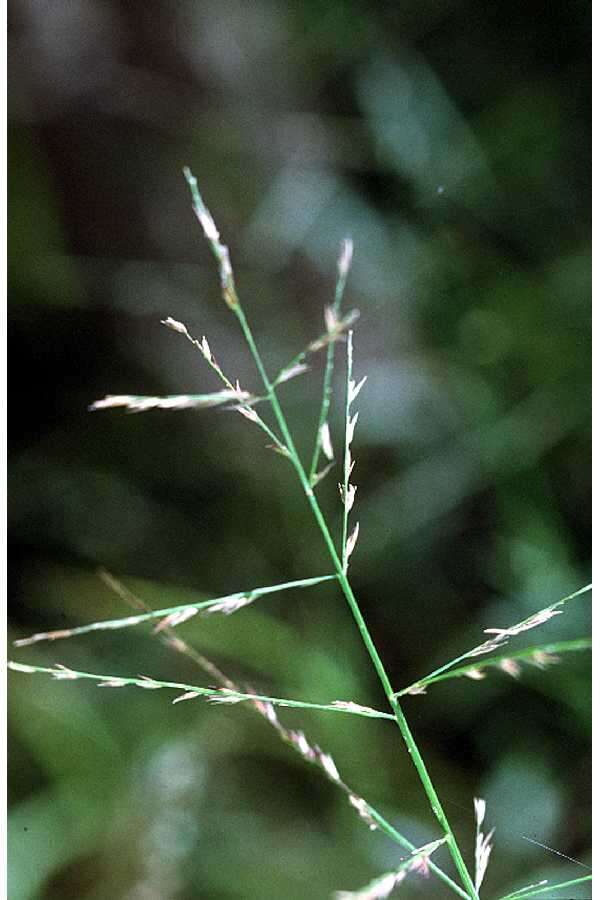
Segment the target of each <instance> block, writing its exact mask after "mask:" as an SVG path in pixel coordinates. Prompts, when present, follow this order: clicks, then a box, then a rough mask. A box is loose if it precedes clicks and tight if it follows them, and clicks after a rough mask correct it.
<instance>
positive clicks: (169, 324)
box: [160, 316, 188, 335]
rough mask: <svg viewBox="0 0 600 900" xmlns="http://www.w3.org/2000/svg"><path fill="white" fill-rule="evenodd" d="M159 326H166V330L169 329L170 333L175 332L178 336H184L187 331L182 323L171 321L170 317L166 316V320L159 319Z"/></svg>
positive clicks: (175, 320)
mask: <svg viewBox="0 0 600 900" xmlns="http://www.w3.org/2000/svg"><path fill="white" fill-rule="evenodd" d="M160 324H161V325H166V326H167V328H170V329H171V330H172V331H177V332H178V333H179V334H186V335H187V333H188V330H187V328H186V326H185V325H184V324H183V322H178V321H177V319H173V318H172V317H171V316H167V318H166V319H161V322H160Z"/></svg>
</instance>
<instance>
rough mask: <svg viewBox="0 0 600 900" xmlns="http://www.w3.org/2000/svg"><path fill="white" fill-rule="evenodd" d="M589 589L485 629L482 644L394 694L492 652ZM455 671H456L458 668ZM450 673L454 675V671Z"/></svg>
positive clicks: (471, 666) (541, 623) (423, 683)
mask: <svg viewBox="0 0 600 900" xmlns="http://www.w3.org/2000/svg"><path fill="white" fill-rule="evenodd" d="M591 589H592V585H591V584H586V585H585V587H582V588H579V590H578V591H574V592H573V593H572V594H569V595H568V596H567V597H562V598H561V599H560V600H557V601H556V603H552V604H551V605H550V606H547V607H545V608H544V609H540V610H538V611H537V612H536V613H533V614H532V615H529V616H527V618H526V619H523V620H522V621H521V622H517V624H516V625H511V626H509V627H508V628H488V629H486V631H487V633H490V634H493V637H491V638H489V639H488V640H487V641H485V642H484V643H483V644H479V645H478V646H477V647H473V648H472V649H471V650H467V651H466V653H461V655H460V656H457V657H456V658H455V659H451V660H450V662H447V663H444V665H443V666H440V667H439V668H438V669H435V670H434V671H433V672H430V673H429V675H426V676H425V677H424V678H420V679H419V680H418V681H415V682H413V684H411V685H409V686H408V688H404V689H403V690H402V691H396V696H397V697H399V696H401V695H403V694H406V693H410V691H411V690H413V689H414V688H417V687H422V686H425V685H427V684H431V683H433V682H434V681H440V680H441V679H440V678H439V676H440V675H442V673H444V672H447V671H448V669H451V668H452V666H455V665H456V664H457V663H459V662H463V660H465V659H473V658H477V659H479V657H481V656H482V655H485V654H486V653H492V652H493V651H494V650H498V649H499V648H500V647H503V646H504V645H505V644H506V643H507V641H508V639H509V638H511V637H514V636H515V635H518V634H521V633H522V632H523V631H529V630H530V629H531V628H535V627H537V626H538V625H543V624H544V622H547V621H548V620H549V619H551V618H552V617H553V616H557V615H560V613H561V610H560V609H559V607H561V606H564V604H565V603H568V601H569V600H573V599H574V598H575V597H580V596H581V595H582V594H585V593H587V592H588V591H591ZM577 649H579V648H577ZM533 650H535V648H533ZM510 655H511V654H508V653H507V654H505V656H507V657H508V656H510ZM490 662H491V661H490ZM486 664H489V663H486V662H485V661H484V662H483V663H479V662H473V663H472V664H471V665H470V666H467V667H465V668H466V669H467V670H468V669H476V668H482V667H483V666H484V665H486ZM456 671H457V672H458V670H456ZM463 672H464V670H463V669H461V674H463ZM450 674H451V675H452V676H454V672H452V673H450ZM447 677H450V675H448V676H447Z"/></svg>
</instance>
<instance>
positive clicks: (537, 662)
mask: <svg viewBox="0 0 600 900" xmlns="http://www.w3.org/2000/svg"><path fill="white" fill-rule="evenodd" d="M531 662H532V664H533V665H534V666H537V667H538V669H545V668H546V666H553V665H556V663H559V662H560V656H557V655H556V654H555V653H547V652H546V651H545V650H536V652H535V653H534V654H533V655H532V657H531Z"/></svg>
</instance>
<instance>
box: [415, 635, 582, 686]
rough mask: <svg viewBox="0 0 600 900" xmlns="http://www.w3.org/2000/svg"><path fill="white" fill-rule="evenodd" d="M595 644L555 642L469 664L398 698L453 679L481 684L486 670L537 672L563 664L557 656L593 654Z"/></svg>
mask: <svg viewBox="0 0 600 900" xmlns="http://www.w3.org/2000/svg"><path fill="white" fill-rule="evenodd" d="M591 647H592V641H591V640H590V638H579V639H576V640H572V641H555V642H554V643H552V644H541V645H540V646H536V647H526V648H525V649H524V650H516V651H515V652H514V653H510V654H506V655H504V656H493V657H492V658H491V659H490V658H488V659H484V660H481V662H478V663H476V664H475V665H474V664H472V663H471V664H469V665H468V666H460V667H459V668H457V669H452V671H451V672H445V673H443V674H442V675H436V676H427V678H424V679H422V680H421V681H415V682H414V683H413V684H411V685H409V686H408V687H407V688H404V689H403V690H402V691H400V693H399V694H398V696H399V697H402V696H404V695H405V694H424V693H425V692H426V689H427V688H429V687H430V686H431V685H432V684H436V683H437V682H438V681H447V680H448V679H450V678H463V677H466V678H472V679H473V680H475V681H479V680H481V679H483V678H485V675H484V673H483V670H484V669H487V668H498V669H500V670H501V671H504V672H506V674H507V675H512V676H513V677H516V676H518V675H519V674H520V671H521V669H520V666H519V663H520V662H525V663H529V664H531V665H533V666H535V667H536V668H538V669H545V668H546V667H547V666H549V665H554V664H555V663H559V662H560V658H559V657H558V656H557V655H556V654H561V653H572V652H574V651H577V650H590V649H591Z"/></svg>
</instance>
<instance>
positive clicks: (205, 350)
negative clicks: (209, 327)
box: [200, 335, 213, 362]
mask: <svg viewBox="0 0 600 900" xmlns="http://www.w3.org/2000/svg"><path fill="white" fill-rule="evenodd" d="M200 351H201V353H202V356H203V357H204V359H206V360H207V362H212V360H213V355H212V352H211V349H210V346H209V343H208V341H207V340H206V338H205V337H204V335H203V336H202V340H201V341H200Z"/></svg>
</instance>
